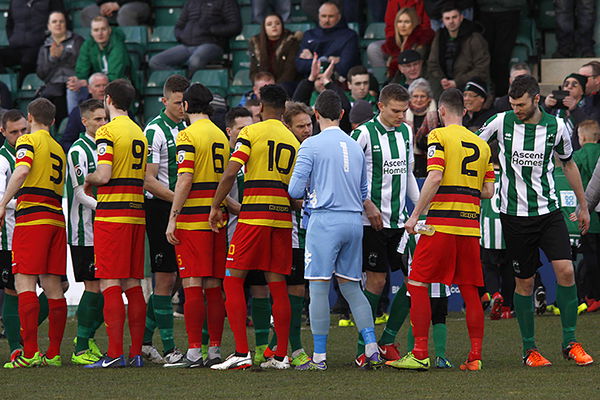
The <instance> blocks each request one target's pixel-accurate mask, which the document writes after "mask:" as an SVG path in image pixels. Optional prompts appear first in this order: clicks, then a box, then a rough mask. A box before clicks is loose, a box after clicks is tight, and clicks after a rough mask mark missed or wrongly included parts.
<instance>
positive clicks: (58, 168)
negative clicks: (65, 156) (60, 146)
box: [50, 153, 63, 185]
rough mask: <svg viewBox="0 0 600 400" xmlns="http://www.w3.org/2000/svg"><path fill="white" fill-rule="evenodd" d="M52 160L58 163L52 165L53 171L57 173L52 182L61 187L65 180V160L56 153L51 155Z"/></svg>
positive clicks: (52, 177) (51, 178) (51, 179)
mask: <svg viewBox="0 0 600 400" xmlns="http://www.w3.org/2000/svg"><path fill="white" fill-rule="evenodd" d="M50 158H51V159H53V160H54V161H56V163H52V169H53V170H54V171H56V176H50V182H52V183H55V184H57V185H60V184H61V183H62V180H63V160H62V158H60V157H59V156H57V155H56V154H54V153H50Z"/></svg>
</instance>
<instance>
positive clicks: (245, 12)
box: [240, 6, 254, 25]
mask: <svg viewBox="0 0 600 400" xmlns="http://www.w3.org/2000/svg"><path fill="white" fill-rule="evenodd" d="M240 15H241V16H242V24H243V25H247V24H251V23H253V22H254V21H253V19H254V18H253V16H252V7H250V6H241V7H240Z"/></svg>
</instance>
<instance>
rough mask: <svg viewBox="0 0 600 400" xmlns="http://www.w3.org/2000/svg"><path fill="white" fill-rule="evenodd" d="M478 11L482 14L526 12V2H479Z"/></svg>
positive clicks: (508, 0) (514, 0)
mask: <svg viewBox="0 0 600 400" xmlns="http://www.w3.org/2000/svg"><path fill="white" fill-rule="evenodd" d="M477 3H478V4H479V9H480V10H481V11H483V12H503V11H514V10H526V9H527V1H526V0H479V1H478V2H477Z"/></svg>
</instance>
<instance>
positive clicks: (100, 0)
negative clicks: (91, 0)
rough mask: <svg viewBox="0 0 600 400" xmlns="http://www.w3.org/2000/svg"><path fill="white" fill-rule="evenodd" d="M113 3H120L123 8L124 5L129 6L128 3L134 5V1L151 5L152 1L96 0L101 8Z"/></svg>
mask: <svg viewBox="0 0 600 400" xmlns="http://www.w3.org/2000/svg"><path fill="white" fill-rule="evenodd" d="M113 1H116V2H117V3H119V5H120V6H122V5H123V4H127V3H133V2H134V1H137V2H142V3H150V1H148V0H96V4H98V5H99V6H100V5H102V4H104V3H110V2H113Z"/></svg>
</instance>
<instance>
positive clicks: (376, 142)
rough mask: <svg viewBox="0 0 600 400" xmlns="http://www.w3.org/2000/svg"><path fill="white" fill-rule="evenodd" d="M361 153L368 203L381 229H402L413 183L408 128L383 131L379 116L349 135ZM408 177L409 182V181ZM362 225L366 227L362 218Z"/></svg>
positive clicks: (411, 139) (412, 157)
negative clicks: (374, 209)
mask: <svg viewBox="0 0 600 400" xmlns="http://www.w3.org/2000/svg"><path fill="white" fill-rule="evenodd" d="M352 138H353V139H354V140H356V141H357V142H358V144H359V145H360V146H361V147H362V149H363V151H364V152H365V158H366V161H367V176H368V179H369V199H371V201H372V202H373V203H374V204H375V205H376V206H377V208H378V209H379V210H380V211H381V218H382V220H383V227H384V228H396V229H397V228H402V227H403V226H404V221H405V220H406V218H407V216H406V211H405V205H406V194H407V187H408V184H409V182H408V180H409V179H413V180H414V176H412V170H411V169H410V166H411V165H412V164H413V163H414V153H413V134H412V129H411V127H410V126H409V125H407V124H405V123H403V124H402V125H400V126H399V127H396V128H386V127H384V126H383V124H382V123H381V121H380V119H379V116H376V117H374V118H373V119H372V120H370V121H367V122H365V123H364V124H362V125H361V126H359V127H358V128H357V129H355V130H354V131H353V132H352ZM409 175H410V178H409ZM363 225H370V223H369V220H368V218H367V216H366V215H364V214H363Z"/></svg>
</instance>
